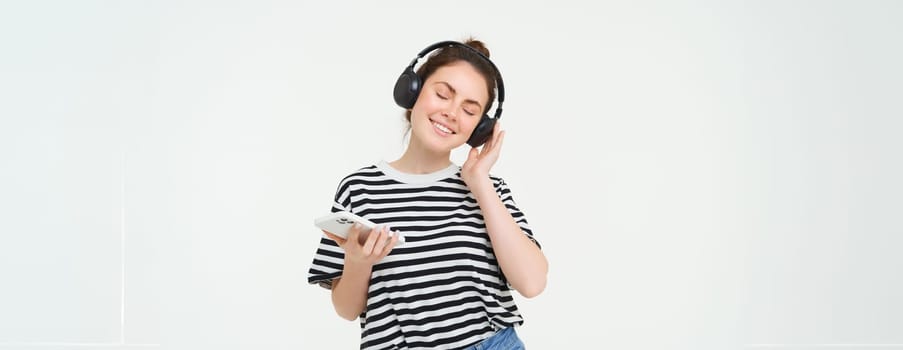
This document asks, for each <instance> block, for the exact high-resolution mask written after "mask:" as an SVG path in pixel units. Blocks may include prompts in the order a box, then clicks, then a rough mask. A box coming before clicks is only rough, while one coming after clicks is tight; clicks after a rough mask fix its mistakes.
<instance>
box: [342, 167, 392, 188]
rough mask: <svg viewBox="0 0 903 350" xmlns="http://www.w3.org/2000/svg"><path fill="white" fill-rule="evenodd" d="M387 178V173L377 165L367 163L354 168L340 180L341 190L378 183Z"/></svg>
mask: <svg viewBox="0 0 903 350" xmlns="http://www.w3.org/2000/svg"><path fill="white" fill-rule="evenodd" d="M384 180H385V174H383V172H382V171H381V170H380V169H379V167H377V166H376V165H367V166H364V167H361V168H358V169H357V170H354V171H352V172H350V173H348V174H347V175H345V176H344V177H342V179H341V180H340V181H339V190H340V191H344V190H346V189H348V187H349V186H355V185H378V184H380V183H381V182H383V181H384Z"/></svg>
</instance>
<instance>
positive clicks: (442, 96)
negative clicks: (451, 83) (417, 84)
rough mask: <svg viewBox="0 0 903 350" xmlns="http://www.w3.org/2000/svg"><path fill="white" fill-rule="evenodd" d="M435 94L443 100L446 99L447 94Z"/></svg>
mask: <svg viewBox="0 0 903 350" xmlns="http://www.w3.org/2000/svg"><path fill="white" fill-rule="evenodd" d="M436 96H439V98H441V99H443V100H447V99H448V96H445V95H442V94H440V93H438V92H436Z"/></svg>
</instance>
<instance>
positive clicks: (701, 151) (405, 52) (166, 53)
mask: <svg viewBox="0 0 903 350" xmlns="http://www.w3.org/2000/svg"><path fill="white" fill-rule="evenodd" d="M901 18H903V3H901V2H898V1H748V2H737V1H731V2H723V1H683V2H679V3H674V2H627V1H624V2H592V1H586V2H582V1H555V2H545V3H543V2H525V1H508V2H489V1H452V2H442V3H431V2H420V1H405V2H384V1H371V2H368V1H358V2H348V1H333V2H321V1H316V2H314V1H310V2H301V1H242V2H238V1H226V2H222V1H209V2H201V1H159V2H158V1H4V2H2V4H0V44H2V45H0V349H66V350H68V349H156V348H160V349H354V348H357V346H358V337H359V334H358V332H359V328H358V325H357V323H356V322H348V321H344V320H342V319H340V318H339V317H338V316H336V315H335V313H334V311H333V309H332V306H331V303H330V299H329V294H328V292H327V291H325V290H323V289H321V288H320V287H317V286H313V285H309V284H307V281H306V275H307V269H308V267H309V264H310V261H311V259H312V257H313V253H314V250H315V248H316V244H317V241H318V239H319V231H318V230H316V229H315V228H314V227H313V225H312V221H313V218H314V217H315V216H318V215H320V214H323V213H324V212H326V211H327V210H328V209H329V206H330V203H331V200H332V196H333V194H334V191H335V188H336V185H337V184H338V181H339V180H340V179H341V178H342V177H343V176H345V175H346V174H347V173H349V172H351V171H353V170H355V169H357V168H359V167H361V166H365V165H369V164H372V163H374V162H376V161H378V160H380V159H385V160H394V159H396V158H397V157H398V156H399V155H400V154H401V152H402V151H403V147H404V143H403V131H404V125H403V123H402V115H401V109H400V108H398V107H396V106H395V105H394V103H393V101H392V98H391V89H392V86H393V84H394V80H395V78H396V77H397V76H398V74H399V73H400V72H401V71H402V69H403V68H404V66H405V65H406V64H407V63H408V62H409V61H410V60H411V59H413V58H414V55H415V54H416V53H417V52H419V51H420V50H421V49H422V48H424V47H425V46H427V45H429V44H431V43H433V42H436V41H440V40H448V39H452V40H460V39H464V38H466V37H467V36H469V35H474V36H476V37H477V38H479V39H482V40H484V41H485V42H486V43H487V44H488V46H489V48H490V50H491V51H492V57H493V59H494V61H495V62H496V63H497V65H498V66H499V68H500V69H501V71H502V74H503V77H504V79H505V83H506V87H507V103H506V104H505V107H506V108H505V113H504V118H503V119H502V126H503V128H504V129H505V130H507V132H508V134H507V137H506V140H505V145H504V149H503V150H502V157H501V160H500V162H499V163H498V164H497V165H496V167H495V168H494V170H493V173H494V174H496V175H499V176H502V177H503V178H505V179H506V181H507V182H508V184H509V185H510V187H511V188H512V190H513V191H514V194H515V199H516V200H517V201H518V204H519V206H520V207H521V209H522V210H524V212H525V213H526V214H527V217H528V218H529V220H530V223H531V224H532V226H533V228H534V230H535V233H536V237H537V238H539V239H540V240H541V242H542V243H543V247H544V251H545V253H546V255H547V256H548V259H549V261H550V264H551V271H550V275H549V283H548V287H547V289H546V291H545V292H544V293H543V294H542V295H540V296H539V297H537V298H534V299H524V298H518V299H517V302H518V304H519V306H520V308H521V311H522V313H523V315H524V316H525V318H526V324H525V325H524V326H523V327H522V328H520V330H519V332H520V335H521V337H522V338H523V339H524V341H525V343H526V344H527V345H528V347H529V348H530V349H551V348H554V347H559V348H560V347H562V346H564V347H567V348H576V344H585V345H582V346H580V347H579V348H599V349H762V348H778V349H811V348H831V349H864V348H903V345H901V344H903V298H901V297H900V296H901V295H903V257H901V255H900V253H899V252H898V251H899V250H900V248H901V247H903V238H901V237H903V236H901V234H903V223H901V219H900V218H901V216H903V215H901V212H903V199H901V198H903V185H901V182H900V179H901V178H903V155H901V151H900V150H901V149H903V141H901V139H900V136H899V135H900V134H901V133H903V118H901V117H903V106H901V100H903V99H901V97H903V68H901V67H903V65H901V64H900V62H903V37H901V36H903V21H901ZM463 154H464V153H463V152H456V153H455V154H454V157H453V158H454V160H455V161H456V162H458V163H459V164H460V162H461V161H462V160H463V159H462V155H463Z"/></svg>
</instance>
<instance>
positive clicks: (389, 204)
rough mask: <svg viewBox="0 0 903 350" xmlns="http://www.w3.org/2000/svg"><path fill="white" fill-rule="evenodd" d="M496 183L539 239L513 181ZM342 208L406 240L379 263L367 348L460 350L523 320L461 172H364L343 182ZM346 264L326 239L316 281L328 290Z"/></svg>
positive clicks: (338, 199)
mask: <svg viewBox="0 0 903 350" xmlns="http://www.w3.org/2000/svg"><path fill="white" fill-rule="evenodd" d="M491 179H492V182H493V185H494V187H495V190H496V192H497V193H498V195H499V197H500V198H501V199H502V202H503V203H504V204H505V206H506V207H507V208H508V211H509V212H510V213H511V215H512V216H513V217H514V219H515V221H517V223H518V224H519V225H520V227H521V228H522V230H523V232H524V234H526V235H527V236H528V237H530V238H531V239H533V233H532V231H531V230H530V227H529V225H528V224H527V220H526V218H525V217H524V215H523V213H522V212H521V211H520V210H519V209H518V208H517V206H516V205H515V203H514V199H513V197H512V196H511V192H510V190H509V189H508V187H507V185H506V184H505V182H504V181H503V180H502V179H501V178H498V177H491ZM340 210H348V211H351V212H353V213H355V214H357V215H360V216H362V217H364V218H366V219H368V220H370V221H373V222H374V223H376V224H378V225H389V226H390V227H391V228H392V229H393V230H396V231H399V232H402V234H403V235H404V237H405V241H406V242H405V243H404V244H403V245H400V246H398V247H396V248H394V249H393V250H392V252H391V253H390V254H389V256H387V257H386V258H385V259H383V260H382V261H380V262H379V263H377V264H376V265H374V266H373V272H372V274H371V277H370V287H369V291H368V298H367V307H366V309H365V310H364V312H363V313H362V314H361V316H360V322H361V349H374V350H376V349H380V350H381V349H460V348H464V347H467V346H469V345H473V344H475V343H477V342H479V341H481V340H483V339H485V338H487V337H489V336H491V335H492V334H493V333H494V332H495V331H498V330H499V329H502V328H506V327H512V326H517V325H520V324H522V323H523V318H522V317H521V315H520V313H519V312H518V310H517V306H516V305H515V303H514V299H513V298H512V294H511V290H510V288H509V286H508V284H507V282H506V280H505V278H504V276H503V275H502V273H501V270H500V269H499V266H498V262H497V261H496V260H495V255H494V254H493V250H492V246H491V244H490V242H489V236H488V235H487V234H486V227H485V224H484V222H483V216H482V214H481V212H480V208H479V206H478V205H477V202H476V200H475V199H474V197H473V194H472V193H471V192H470V190H468V188H467V186H466V185H465V184H464V182H463V181H462V180H461V173H460V167H458V166H456V165H451V166H450V167H449V168H447V169H445V170H443V171H439V172H436V173H433V174H427V175H408V174H403V173H399V172H397V171H396V170H394V169H393V168H391V166H389V165H388V164H387V163H386V162H380V163H379V164H377V165H374V166H369V167H366V168H363V169H360V170H358V171H356V172H354V173H352V174H351V175H349V176H347V177H345V178H344V179H342V181H341V182H340V184H339V187H338V190H337V191H336V196H335V201H334V203H333V207H332V211H333V212H335V211H340ZM534 242H535V240H534ZM537 245H538V243H537ZM343 258H344V254H343V251H342V249H341V248H339V247H338V246H337V245H336V244H335V242H333V241H332V240H330V239H328V238H326V237H325V236H324V237H323V238H322V239H321V240H320V245H319V247H318V249H317V252H316V255H315V257H314V260H313V264H312V265H311V268H310V271H309V274H308V282H310V283H312V284H313V283H316V284H319V285H321V286H323V287H325V288H330V287H331V285H332V280H333V279H335V278H337V277H340V276H341V274H342V266H343Z"/></svg>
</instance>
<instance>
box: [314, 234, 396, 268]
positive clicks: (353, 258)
mask: <svg viewBox="0 0 903 350" xmlns="http://www.w3.org/2000/svg"><path fill="white" fill-rule="evenodd" d="M363 230H365V229H364V227H363V226H361V225H359V224H354V225H353V226H351V228H350V229H349V230H348V239H344V238H342V237H339V236H336V235H334V234H332V233H330V232H327V231H323V233H324V234H326V236H327V237H329V238H330V239H332V240H333V241H335V242H336V243H337V244H338V245H339V247H341V248H342V250H344V251H345V261H346V264H347V263H355V264H362V265H366V266H373V264H376V263H377V262H379V261H380V260H382V259H383V258H385V257H386V255H389V252H391V251H392V247H395V243H397V242H398V233H397V232H392V231H390V230H389V227H388V226H385V225H383V226H378V227H376V228H374V229H373V230H371V231H370V232H369V234H367V235H366V236H364V235H363V233H364V232H362V231H363Z"/></svg>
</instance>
